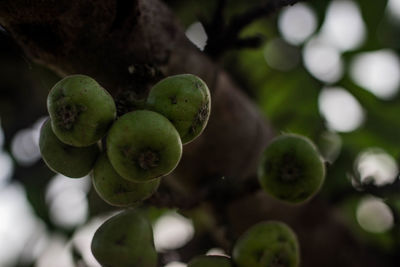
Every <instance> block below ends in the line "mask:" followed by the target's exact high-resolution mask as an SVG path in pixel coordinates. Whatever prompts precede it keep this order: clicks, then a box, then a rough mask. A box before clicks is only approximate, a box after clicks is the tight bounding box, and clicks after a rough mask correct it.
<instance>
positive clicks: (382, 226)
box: [356, 196, 393, 233]
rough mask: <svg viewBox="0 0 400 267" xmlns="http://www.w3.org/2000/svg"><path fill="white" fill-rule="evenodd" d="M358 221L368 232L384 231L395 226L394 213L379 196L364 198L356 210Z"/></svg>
mask: <svg viewBox="0 0 400 267" xmlns="http://www.w3.org/2000/svg"><path fill="white" fill-rule="evenodd" d="M356 217H357V221H358V223H359V224H360V226H361V227H362V228H363V229H364V230H365V231H368V232H372V233H382V232H385V231H388V230H390V229H391V228H392V227H393V214H392V211H391V210H390V208H389V207H388V206H387V205H386V204H385V203H384V202H383V201H382V200H381V199H379V198H376V197H372V196H368V197H365V198H363V199H362V200H361V201H360V203H359V205H358V207H357V211H356Z"/></svg>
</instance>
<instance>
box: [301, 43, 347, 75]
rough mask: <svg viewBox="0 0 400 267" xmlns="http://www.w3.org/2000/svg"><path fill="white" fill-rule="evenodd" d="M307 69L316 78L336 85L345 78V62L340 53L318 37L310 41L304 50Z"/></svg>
mask: <svg viewBox="0 0 400 267" xmlns="http://www.w3.org/2000/svg"><path fill="white" fill-rule="evenodd" d="M303 60H304V65H305V67H306V69H307V70H308V71H309V72H310V73H311V75H313V76H314V77H315V78H317V79H319V80H321V81H323V82H326V83H335V82H337V81H339V80H340V79H341V78H342V76H343V60H342V58H341V54H340V51H339V50H338V49H337V48H335V47H334V46H332V45H331V44H329V43H328V42H326V41H323V40H322V39H320V38H318V37H314V38H312V39H310V40H309V41H308V42H307V43H306V45H305V47H304V49H303Z"/></svg>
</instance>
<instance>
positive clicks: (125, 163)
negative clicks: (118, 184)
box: [107, 110, 182, 182]
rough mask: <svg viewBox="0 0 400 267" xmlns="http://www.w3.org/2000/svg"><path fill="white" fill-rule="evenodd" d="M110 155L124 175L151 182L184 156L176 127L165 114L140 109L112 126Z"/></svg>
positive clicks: (108, 141)
mask: <svg viewBox="0 0 400 267" xmlns="http://www.w3.org/2000/svg"><path fill="white" fill-rule="evenodd" d="M107 155H108V158H109V160H110V162H111V165H112V166H113V167H114V169H115V171H116V172H117V173H118V174H119V175H121V176H122V177H123V178H125V179H128V180H130V181H133V182H148V181H150V180H152V179H156V178H158V177H161V176H164V175H167V174H169V173H170V172H172V171H173V170H174V169H175V167H176V166H177V165H178V163H179V161H180V159H181V156H182V143H181V140H180V138H179V134H178V132H177V131H176V129H175V127H174V126H173V125H172V123H171V122H170V121H169V120H168V119H167V118H165V117H164V116H163V115H161V114H159V113H156V112H154V111H149V110H137V111H132V112H129V113H127V114H125V115H123V116H121V117H120V118H119V119H118V120H117V121H116V122H115V123H114V124H113V125H112V127H111V129H110V131H109V133H108V136H107Z"/></svg>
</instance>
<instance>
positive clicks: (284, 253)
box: [232, 221, 300, 267]
mask: <svg viewBox="0 0 400 267" xmlns="http://www.w3.org/2000/svg"><path fill="white" fill-rule="evenodd" d="M299 255H300V252H299V244H298V241H297V237H296V234H295V233H294V232H293V231H292V230H291V229H290V228H289V227H288V226H287V225H286V224H284V223H282V222H277V221H269V222H262V223H258V224H256V225H254V226H252V227H251V228H249V229H248V230H247V231H246V232H245V233H244V234H243V235H242V236H241V237H240V238H239V239H238V240H237V242H236V243H235V246H234V248H233V252H232V257H233V261H234V262H235V264H236V265H237V266H238V267H297V266H299V261H300V260H299Z"/></svg>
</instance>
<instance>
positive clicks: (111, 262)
mask: <svg viewBox="0 0 400 267" xmlns="http://www.w3.org/2000/svg"><path fill="white" fill-rule="evenodd" d="M91 250H92V253H93V256H94V257H95V258H96V259H97V260H98V261H99V263H100V264H101V265H102V266H107V267H144V266H146V267H156V266H157V252H156V250H155V248H154V240H153V230H152V228H151V225H150V223H149V222H148V220H147V219H146V218H145V217H143V216H142V215H141V214H140V213H138V212H137V211H135V210H132V209H128V210H125V211H124V212H122V213H119V214H117V215H116V216H114V217H112V218H110V219H108V220H107V221H106V222H104V223H103V224H102V225H101V226H100V227H99V228H98V229H97V231H96V232H95V234H94V236H93V239H92V243H91Z"/></svg>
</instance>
